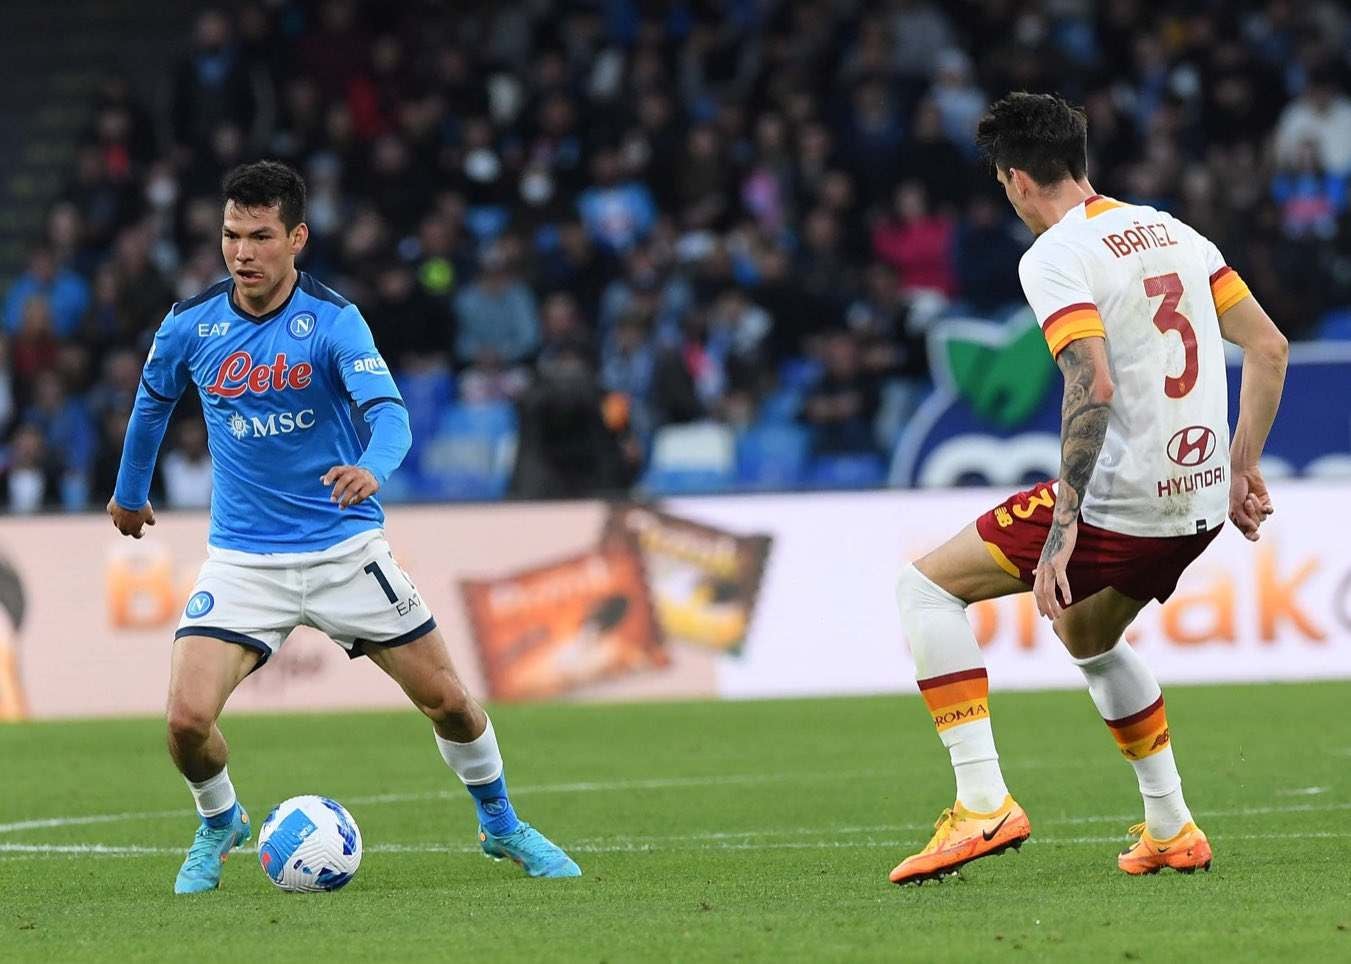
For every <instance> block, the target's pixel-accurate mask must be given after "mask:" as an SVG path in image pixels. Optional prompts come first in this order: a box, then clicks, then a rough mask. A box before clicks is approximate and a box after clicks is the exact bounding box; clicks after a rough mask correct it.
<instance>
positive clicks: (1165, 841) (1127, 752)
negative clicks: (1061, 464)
mask: <svg viewBox="0 0 1351 964" xmlns="http://www.w3.org/2000/svg"><path fill="white" fill-rule="evenodd" d="M1145 605H1146V603H1144V602H1141V601H1140V600H1138V599H1133V598H1131V597H1130V596H1127V595H1125V594H1123V593H1121V592H1118V591H1117V590H1115V589H1112V588H1110V587H1109V588H1107V589H1103V590H1101V591H1100V592H1097V593H1094V594H1093V595H1092V596H1090V597H1088V598H1087V599H1084V600H1082V601H1080V602H1076V603H1075V604H1074V605H1073V606H1071V607H1070V608H1069V609H1067V610H1065V612H1064V614H1063V615H1061V616H1060V618H1059V619H1057V620H1056V621H1055V623H1054V624H1053V625H1054V627H1055V632H1056V635H1057V636H1059V637H1060V639H1061V641H1062V642H1063V643H1064V644H1065V648H1066V649H1068V650H1069V653H1070V656H1071V657H1073V659H1074V663H1075V665H1076V666H1078V667H1079V669H1080V671H1082V672H1083V674H1084V678H1085V679H1086V680H1087V681H1088V692H1089V694H1090V695H1091V696H1092V698H1093V703H1094V705H1095V706H1097V708H1098V712H1099V713H1101V714H1102V718H1103V720H1104V721H1106V723H1107V728H1108V729H1109V730H1110V731H1111V733H1112V736H1113V738H1115V740H1116V743H1117V746H1118V747H1119V748H1120V749H1121V754H1122V756H1124V757H1125V758H1126V760H1127V762H1129V763H1130V765H1131V767H1132V768H1133V769H1134V770H1135V777H1136V781H1137V782H1138V784H1139V787H1140V796H1141V797H1142V798H1143V800H1144V807H1145V820H1144V823H1143V824H1142V825H1141V826H1140V827H1139V828H1136V829H1137V832H1139V833H1140V836H1141V839H1140V842H1139V843H1137V844H1136V845H1135V846H1133V847H1132V848H1131V849H1130V850H1128V851H1127V852H1126V853H1125V854H1122V856H1121V859H1120V860H1119V864H1120V866H1121V867H1122V869H1123V870H1127V871H1128V872H1131V873H1148V872H1153V871H1156V870H1159V869H1160V868H1162V867H1163V866H1173V867H1177V868H1178V869H1181V870H1194V869H1195V868H1196V867H1199V866H1209V864H1210V857H1211V854H1210V846H1209V844H1208V843H1207V842H1206V839H1205V835H1204V834H1203V833H1201V831H1200V830H1199V829H1198V828H1197V827H1196V824H1195V823H1194V822H1193V821H1192V815H1191V811H1189V810H1188V809H1187V803H1186V800H1184V799H1183V796H1182V777H1181V776H1180V775H1179V774H1178V769H1177V762H1176V761H1175V760H1174V758H1173V746H1172V740H1171V738H1170V734H1169V729H1168V717H1167V715H1166V714H1165V712H1164V703H1163V692H1162V691H1161V690H1160V689H1159V684H1158V681H1157V680H1155V678H1154V674H1153V673H1152V672H1150V669H1149V666H1148V665H1147V664H1146V663H1145V661H1144V658H1143V657H1142V656H1141V655H1140V654H1139V653H1137V652H1136V651H1135V648H1134V647H1133V646H1131V645H1130V643H1128V642H1126V640H1125V639H1124V638H1123V636H1124V634H1125V632H1126V628H1127V627H1128V626H1129V625H1130V624H1131V621H1132V620H1134V619H1135V617H1136V615H1137V614H1138V613H1139V612H1140V610H1141V609H1143V608H1144V606H1145ZM1137 851H1139V852H1138V853H1137Z"/></svg>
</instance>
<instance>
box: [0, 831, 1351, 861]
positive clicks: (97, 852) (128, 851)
mask: <svg viewBox="0 0 1351 964" xmlns="http://www.w3.org/2000/svg"><path fill="white" fill-rule="evenodd" d="M1347 838H1351V832H1347V833H1337V832H1330V831H1314V832H1309V833H1262V834H1256V833H1248V834H1217V835H1216V839H1217V840H1218V841H1220V842H1227V841H1239V840H1241V841H1269V840H1310V839H1318V840H1344V839H1347ZM1124 839H1125V838H1124V836H1122V835H1113V836H1100V837H1033V838H1032V839H1031V840H1029V841H1028V842H1027V843H1028V844H1029V845H1033V844H1036V845H1039V846H1041V845H1044V846H1070V847H1075V846H1099V845H1107V844H1120V843H1122V842H1123V840H1124ZM913 843H914V841H913V840H881V839H873V838H868V839H863V840H853V841H850V840H835V839H823V840H792V841H772V842H765V843H753V842H731V841H721V842H708V843H703V844H695V843H691V844H690V845H687V846H680V847H670V846H666V847H663V846H659V845H658V844H657V843H655V842H645V841H643V840H641V839H638V840H631V841H621V842H614V843H608V844H580V845H572V846H569V848H568V849H569V850H570V851H571V852H573V853H581V854H621V853H661V852H663V851H688V850H695V851H699V850H704V851H743V850H744V851H763V850H846V849H859V848H864V847H896V848H903V847H908V846H911V845H912V844H913ZM366 850H367V851H368V852H371V853H386V854H460V855H467V854H477V853H478V852H479V850H478V848H477V847H474V846H451V845H449V844H434V843H433V844H376V845H374V846H371V847H367V848H366ZM182 852H183V851H182V848H178V847H140V846H118V845H112V844H15V843H7V844H0V861H7V860H35V859H43V858H74V857H158V856H166V855H174V856H177V855H178V854H181V853H182ZM255 852H256V851H254V850H252V849H250V850H244V851H241V853H246V854H252V853H255Z"/></svg>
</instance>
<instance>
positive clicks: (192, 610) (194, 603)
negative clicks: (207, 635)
mask: <svg viewBox="0 0 1351 964" xmlns="http://www.w3.org/2000/svg"><path fill="white" fill-rule="evenodd" d="M215 605H216V597H215V596H213V595H211V593H209V592H207V591H206V590H205V589H203V590H201V591H200V592H195V593H193V594H192V598H191V599H189V600H188V609H187V612H188V618H189V619H198V618H200V617H202V616H205V615H206V614H207V613H209V612H211V608H212V607H213V606H215Z"/></svg>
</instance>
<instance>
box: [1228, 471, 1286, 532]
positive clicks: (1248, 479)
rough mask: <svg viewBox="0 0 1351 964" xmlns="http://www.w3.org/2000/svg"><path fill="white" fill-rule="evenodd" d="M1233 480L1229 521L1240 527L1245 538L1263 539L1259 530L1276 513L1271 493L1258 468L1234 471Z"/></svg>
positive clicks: (1239, 529) (1231, 483)
mask: <svg viewBox="0 0 1351 964" xmlns="http://www.w3.org/2000/svg"><path fill="white" fill-rule="evenodd" d="M1232 472H1233V480H1232V481H1231V482H1230V483H1229V521H1231V522H1233V523H1234V525H1236V526H1238V531H1239V532H1241V533H1243V538H1245V539H1247V540H1248V541H1249V542H1256V541H1257V540H1258V539H1260V538H1261V536H1259V535H1258V534H1257V530H1258V529H1259V528H1260V527H1261V525H1262V523H1263V522H1266V521H1267V518H1268V517H1269V516H1271V515H1272V513H1274V512H1275V511H1276V509H1275V507H1274V506H1272V504H1271V493H1270V492H1268V491H1267V484H1266V482H1265V480H1263V478H1262V472H1261V470H1259V469H1258V468H1257V466H1255V465H1254V466H1251V467H1250V468H1246V469H1240V468H1239V467H1238V466H1234V468H1233V469H1232Z"/></svg>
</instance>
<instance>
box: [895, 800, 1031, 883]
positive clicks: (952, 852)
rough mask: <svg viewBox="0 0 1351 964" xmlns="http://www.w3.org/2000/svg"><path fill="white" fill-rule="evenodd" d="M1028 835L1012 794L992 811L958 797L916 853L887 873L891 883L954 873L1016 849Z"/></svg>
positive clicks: (1023, 816) (935, 877)
mask: <svg viewBox="0 0 1351 964" xmlns="http://www.w3.org/2000/svg"><path fill="white" fill-rule="evenodd" d="M1030 836H1032V824H1031V823H1030V822H1028V819H1027V814H1026V813H1024V812H1023V808H1022V807H1020V806H1018V803H1017V801H1016V800H1014V799H1013V797H1011V796H1008V797H1005V798H1004V803H1003V805H1002V806H1001V807H1000V808H999V809H998V810H996V811H994V813H976V812H975V811H973V810H968V809H966V807H964V806H962V802H961V801H960V800H958V801H957V802H956V803H954V804H953V805H952V809H951V810H944V811H943V815H942V816H941V817H939V818H938V822H937V823H936V824H934V835H933V837H932V838H931V839H930V840H929V843H928V845H927V846H926V847H925V848H924V849H923V850H921V851H920V852H919V853H917V854H915V855H913V856H911V857H906V858H905V859H904V860H902V861H901V862H900V863H899V864H898V865H897V866H896V869H895V870H893V871H892V872H891V882H892V883H893V884H922V883H923V882H924V881H926V880H936V879H938V878H940V877H943V876H945V875H947V874H955V873H956V872H957V871H958V870H960V869H961V868H962V867H964V866H965V865H966V864H969V863H970V862H971V861H973V860H979V859H980V858H981V857H990V856H993V855H994V854H1000V853H1003V852H1004V851H1005V850H1008V849H1009V848H1010V847H1012V848H1013V849H1014V850H1017V849H1018V848H1019V847H1021V846H1022V845H1023V841H1024V840H1026V839H1027V838H1028V837H1030Z"/></svg>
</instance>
